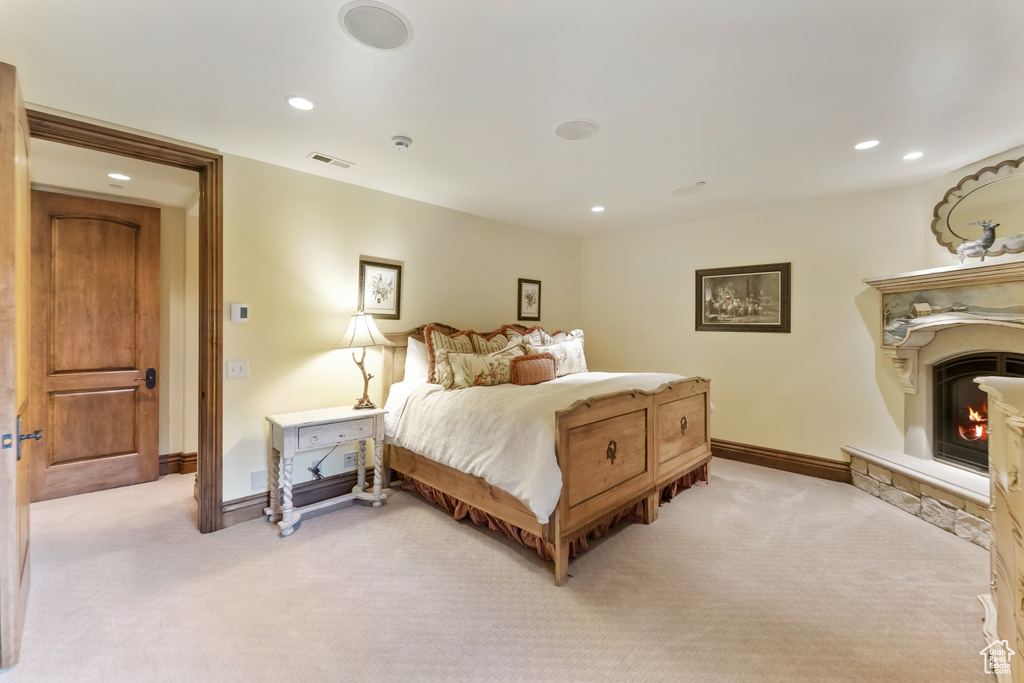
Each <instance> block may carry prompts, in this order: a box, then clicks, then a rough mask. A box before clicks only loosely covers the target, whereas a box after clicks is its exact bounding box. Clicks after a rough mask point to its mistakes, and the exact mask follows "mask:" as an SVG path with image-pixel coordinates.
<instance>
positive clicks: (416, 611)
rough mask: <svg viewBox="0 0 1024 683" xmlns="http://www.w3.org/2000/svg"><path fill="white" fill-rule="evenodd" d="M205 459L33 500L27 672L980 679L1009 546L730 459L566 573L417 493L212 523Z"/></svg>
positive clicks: (68, 676) (849, 490) (273, 677)
mask: <svg viewBox="0 0 1024 683" xmlns="http://www.w3.org/2000/svg"><path fill="white" fill-rule="evenodd" d="M192 483H193V478H192V477H191V476H180V475H172V476H168V477H165V478H163V479H162V480H160V481H158V482H154V483H151V484H143V485H139V486H134V487H130V488H124V489H118V490H113V491H105V492H100V493H95V494H89V495H84V496H78V497H76V498H69V499H63V500H55V501H49V502H46V503H39V504H35V505H33V506H32V509H31V515H32V544H33V556H32V564H33V572H32V592H31V595H30V599H29V613H28V617H27V623H26V625H25V635H24V642H23V646H22V662H21V663H20V664H18V665H17V666H16V667H13V668H12V669H9V670H8V671H7V672H6V673H3V674H2V675H0V683H15V682H18V683H20V682H22V681H101V680H102V681H282V680H297V681H319V680H325V681H359V680H380V681H406V680H472V681H486V680H527V681H528V680H550V681H571V680H579V681H658V680H665V681H669V680H674V681H709V680H714V681H758V682H761V681H816V682H817V681H970V680H989V679H988V677H986V676H984V674H983V673H982V659H981V656H980V655H979V651H980V650H981V649H982V648H983V647H984V646H985V642H984V640H983V637H982V635H981V618H982V609H981V606H980V604H979V603H978V601H977V599H976V597H975V596H977V595H978V594H980V593H983V592H985V591H986V590H987V589H988V578H987V577H988V555H987V553H986V552H985V551H984V550H982V549H981V548H978V547H977V546H974V545H972V544H970V543H968V542H966V541H963V540H961V539H958V538H956V537H954V536H953V535H951V534H949V533H946V532H944V531H941V530H939V529H937V528H935V527H933V526H931V525H929V524H928V523H926V522H924V521H922V520H920V519H918V518H916V517H912V516H910V515H908V514H906V513H903V512H901V511H899V510H897V509H896V508H894V507H892V506H890V505H888V504H887V503H884V502H882V501H880V500H878V499H876V498H873V497H872V496H870V495H868V494H866V493H863V492H862V491H859V490H857V489H855V488H854V487H852V486H848V485H844V484H836V483H832V482H825V481H821V480H817V479H811V478H808V477H802V476H799V475H794V474H788V473H783V472H778V471H775V470H769V469H763V468H759V467H754V466H751V465H744V464H740V463H735V462H729V461H720V460H715V461H714V462H713V463H712V477H711V483H710V484H709V485H708V486H706V487H700V488H694V489H691V490H688V491H686V492H685V493H683V494H682V495H681V496H679V497H678V498H676V500H675V501H673V502H672V503H671V504H669V505H665V506H663V507H662V508H661V513H660V519H659V520H658V521H657V522H656V523H655V524H654V525H652V526H643V525H631V526H627V527H625V528H622V529H621V530H620V531H619V532H617V533H613V534H612V535H611V536H609V537H607V538H605V539H603V540H602V541H601V542H599V543H597V544H593V546H592V548H591V550H590V551H589V552H587V553H585V554H584V555H583V556H581V557H580V558H579V559H578V560H575V561H573V562H572V563H570V567H569V569H570V573H571V574H572V576H573V578H571V579H570V580H569V582H568V584H567V585H566V586H564V587H562V588H557V587H555V586H554V584H553V582H552V578H551V572H550V569H549V568H548V565H546V564H545V563H542V562H541V561H540V560H538V559H537V557H536V556H535V555H532V554H531V553H530V552H528V551H527V550H525V549H521V548H518V547H515V546H513V545H511V544H510V543H508V542H506V541H504V540H502V539H499V538H498V537H497V536H495V535H493V534H490V533H488V532H486V531H483V530H479V529H477V528H476V527H473V526H471V525H469V524H458V523H455V522H453V521H452V520H451V519H450V518H449V517H447V516H446V515H445V514H444V513H442V512H441V511H439V510H438V509H436V508H433V507H431V506H429V505H428V504H426V503H425V502H424V501H422V500H421V499H419V498H416V497H414V496H412V495H411V494H408V493H402V492H398V493H395V494H394V495H393V496H392V499H391V500H390V501H389V502H388V503H387V504H386V505H385V506H384V507H383V508H381V509H379V510H373V509H371V508H368V507H361V506H359V507H351V508H347V509H343V510H339V511H335V512H331V513H329V514H325V515H323V516H320V517H317V518H313V519H309V520H304V521H303V524H302V526H301V527H300V528H299V530H298V531H297V532H296V534H295V535H294V536H292V537H290V538H287V539H282V538H278V537H277V535H276V534H275V533H274V531H273V530H272V529H271V528H270V527H269V526H268V525H267V524H265V523H264V522H261V521H254V522H249V523H246V524H242V525H238V526H235V527H232V528H230V529H226V530H224V531H221V532H218V533H216V534H210V535H205V536H204V535H201V534H199V533H198V532H197V531H196V530H195V528H194V522H193V515H194V512H193V507H194V503H193V501H192Z"/></svg>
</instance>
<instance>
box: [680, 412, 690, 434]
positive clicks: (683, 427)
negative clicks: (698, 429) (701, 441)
mask: <svg viewBox="0 0 1024 683" xmlns="http://www.w3.org/2000/svg"><path fill="white" fill-rule="evenodd" d="M688 426H689V424H688V423H687V421H686V416H685V415H683V416H682V417H681V418H679V433H680V434H685V433H686V428H687V427H688Z"/></svg>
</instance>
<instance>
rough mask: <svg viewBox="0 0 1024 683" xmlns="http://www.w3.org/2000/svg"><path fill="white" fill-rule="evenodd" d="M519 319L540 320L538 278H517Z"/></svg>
mask: <svg viewBox="0 0 1024 683" xmlns="http://www.w3.org/2000/svg"><path fill="white" fill-rule="evenodd" d="M518 302H519V305H518V307H517V312H516V315H517V316H518V319H519V320H540V280H526V279H524V278H519V295H518Z"/></svg>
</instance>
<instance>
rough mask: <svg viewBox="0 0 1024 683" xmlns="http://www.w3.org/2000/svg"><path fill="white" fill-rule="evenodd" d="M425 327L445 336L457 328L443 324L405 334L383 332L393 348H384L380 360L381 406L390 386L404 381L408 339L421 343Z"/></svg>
mask: <svg viewBox="0 0 1024 683" xmlns="http://www.w3.org/2000/svg"><path fill="white" fill-rule="evenodd" d="M427 325H435V326H436V327H439V328H441V331H442V332H444V333H445V334H455V333H456V332H458V330H459V328H457V327H452V326H451V325H446V324H444V323H427V324H426V325H420V326H419V327H415V328H413V329H411V330H408V331H406V332H385V333H384V336H385V337H387V338H388V339H389V340H390V341H391V342H392V343H393V344H394V346H384V347H381V348H382V349H383V357H382V359H381V373H382V374H383V377H382V378H381V381H382V382H383V383H384V387H383V392H384V393H383V396H382V399H381V401H382V404H386V403H387V402H388V394H389V393H390V392H391V385H392V384H394V383H395V382H401V381H402V380H403V379H405V353H406V350H407V349H408V346H409V337H415V338H416V339H417V340H418V341H423V330H425V329H426V327H427Z"/></svg>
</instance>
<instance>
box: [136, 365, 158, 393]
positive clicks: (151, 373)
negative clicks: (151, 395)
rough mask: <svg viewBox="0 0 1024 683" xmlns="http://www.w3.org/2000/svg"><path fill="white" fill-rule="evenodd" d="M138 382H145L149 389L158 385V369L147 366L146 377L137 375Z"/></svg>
mask: <svg viewBox="0 0 1024 683" xmlns="http://www.w3.org/2000/svg"><path fill="white" fill-rule="evenodd" d="M135 381H136V382H145V383H146V388H147V389H152V388H153V387H155V386H156V370H154V369H153V368H146V376H145V377H136V378H135Z"/></svg>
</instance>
